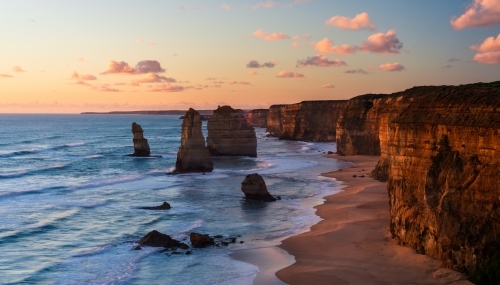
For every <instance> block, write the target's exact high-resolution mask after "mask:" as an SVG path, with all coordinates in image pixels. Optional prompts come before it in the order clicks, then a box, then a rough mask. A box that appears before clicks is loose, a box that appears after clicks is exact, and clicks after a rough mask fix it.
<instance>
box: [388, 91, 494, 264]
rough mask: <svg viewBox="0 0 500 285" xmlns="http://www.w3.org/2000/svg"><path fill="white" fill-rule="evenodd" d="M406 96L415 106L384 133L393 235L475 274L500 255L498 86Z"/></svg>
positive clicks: (390, 122)
mask: <svg viewBox="0 0 500 285" xmlns="http://www.w3.org/2000/svg"><path fill="white" fill-rule="evenodd" d="M405 92H407V94H403V93H405ZM409 93H413V95H411V96H410V95H408V94H409ZM401 96H410V97H413V100H409V101H411V102H410V103H409V104H408V105H407V106H406V107H405V108H403V109H400V110H399V114H398V115H396V116H394V118H392V119H390V120H389V121H388V122H387V124H386V123H383V124H382V126H381V133H385V135H386V137H387V140H386V141H385V139H382V144H383V145H385V147H386V148H387V153H386V158H385V162H386V163H387V164H388V174H389V175H388V192H389V198H390V217H391V222H390V230H391V233H392V235H393V236H394V237H395V238H396V239H397V240H398V241H399V243H401V244H402V245H406V246H410V247H413V248H414V249H415V250H416V251H417V252H419V253H422V254H427V255H430V256H433V257H435V258H438V259H441V260H442V261H443V264H444V265H445V266H446V267H449V268H452V269H455V270H458V271H461V272H466V273H473V272H475V271H476V270H477V269H480V268H482V267H483V266H484V265H485V263H486V262H487V261H488V259H490V258H491V257H492V256H493V254H494V253H495V252H498V251H499V250H500V175H499V173H500V134H499V131H500V84H498V83H497V84H496V85H495V84H490V85H488V84H475V85H464V86H436V87H417V88H412V89H410V90H407V91H404V92H401V93H398V98H400V97H401ZM386 126H387V128H386ZM385 128H386V129H385ZM381 138H382V135H381Z"/></svg>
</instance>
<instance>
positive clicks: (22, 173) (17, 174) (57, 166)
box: [0, 163, 68, 196]
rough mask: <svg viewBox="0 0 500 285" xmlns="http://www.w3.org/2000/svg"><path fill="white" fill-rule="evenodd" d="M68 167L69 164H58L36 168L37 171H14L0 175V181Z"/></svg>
mask: <svg viewBox="0 0 500 285" xmlns="http://www.w3.org/2000/svg"><path fill="white" fill-rule="evenodd" d="M66 166H68V164H61V163H58V164H55V165H52V166H48V167H42V168H35V169H23V170H18V171H13V172H7V173H0V179H8V178H18V177H23V176H27V175H32V174H36V173H39V172H44V171H47V170H53V169H61V168H64V167H66ZM0 196H1V194H0Z"/></svg>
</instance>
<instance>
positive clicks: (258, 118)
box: [246, 109, 269, 128]
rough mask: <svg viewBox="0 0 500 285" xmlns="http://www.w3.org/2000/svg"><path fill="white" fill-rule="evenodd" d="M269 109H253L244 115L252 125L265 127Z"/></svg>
mask: <svg viewBox="0 0 500 285" xmlns="http://www.w3.org/2000/svg"><path fill="white" fill-rule="evenodd" d="M268 113H269V109H255V110H251V111H250V112H248V114H247V115H246V117H247V122H248V123H249V124H250V125H251V126H252V127H257V128H266V127H267V114H268Z"/></svg>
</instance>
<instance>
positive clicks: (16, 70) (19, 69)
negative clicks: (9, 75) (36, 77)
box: [12, 65, 26, 72]
mask: <svg viewBox="0 0 500 285" xmlns="http://www.w3.org/2000/svg"><path fill="white" fill-rule="evenodd" d="M12 71H14V72H26V70H23V69H22V68H21V67H20V66H19V65H16V66H14V67H12Z"/></svg>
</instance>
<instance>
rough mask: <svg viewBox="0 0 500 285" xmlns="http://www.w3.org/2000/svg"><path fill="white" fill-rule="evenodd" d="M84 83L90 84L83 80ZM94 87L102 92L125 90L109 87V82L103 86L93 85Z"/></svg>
mask: <svg viewBox="0 0 500 285" xmlns="http://www.w3.org/2000/svg"><path fill="white" fill-rule="evenodd" d="M83 83H84V85H89V84H85V82H83ZM92 89H95V90H97V91H102V92H122V91H123V90H120V89H116V88H111V87H109V85H108V84H103V85H101V87H92Z"/></svg>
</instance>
